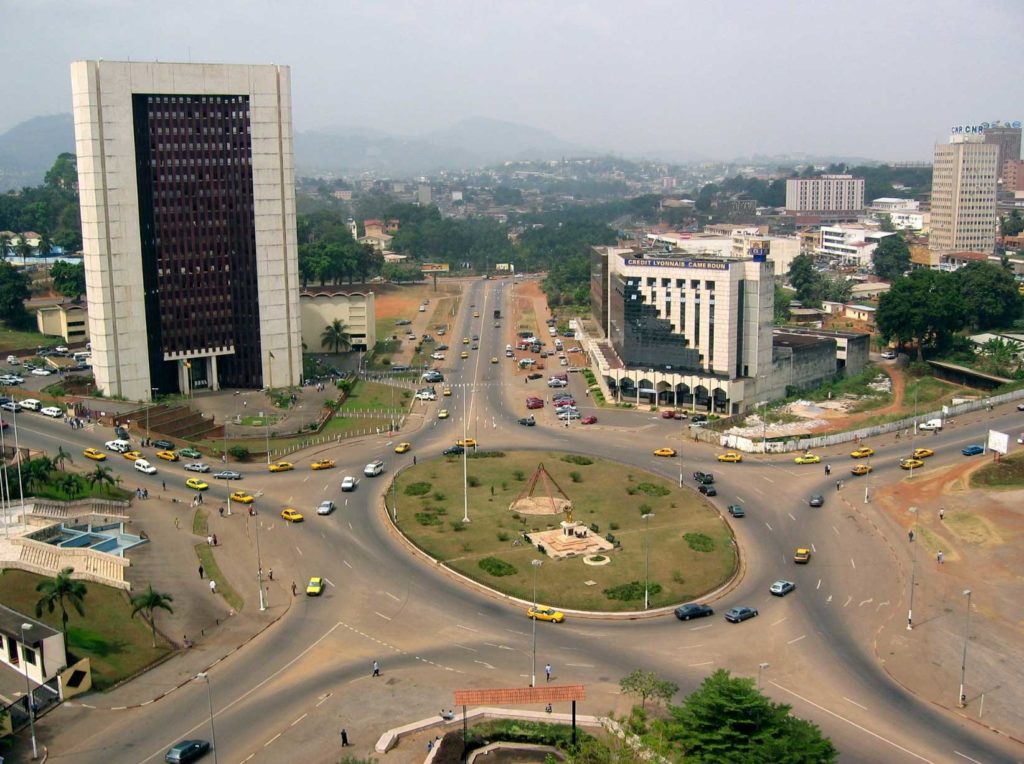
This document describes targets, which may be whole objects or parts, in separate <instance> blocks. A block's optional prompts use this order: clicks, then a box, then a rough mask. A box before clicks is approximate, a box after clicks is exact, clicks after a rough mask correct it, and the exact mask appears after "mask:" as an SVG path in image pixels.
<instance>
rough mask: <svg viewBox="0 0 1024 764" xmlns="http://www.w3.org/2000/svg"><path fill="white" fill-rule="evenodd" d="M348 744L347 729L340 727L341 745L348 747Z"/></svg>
mask: <svg viewBox="0 0 1024 764" xmlns="http://www.w3.org/2000/svg"><path fill="white" fill-rule="evenodd" d="M348 746H349V742H348V730H346V729H345V728H344V727H342V729H341V747H342V748H348Z"/></svg>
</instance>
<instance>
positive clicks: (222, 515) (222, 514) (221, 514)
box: [217, 507, 224, 517]
mask: <svg viewBox="0 0 1024 764" xmlns="http://www.w3.org/2000/svg"><path fill="white" fill-rule="evenodd" d="M217 512H218V513H219V514H220V516H221V517H224V507H217Z"/></svg>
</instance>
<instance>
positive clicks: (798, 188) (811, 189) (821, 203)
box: [786, 175, 864, 215]
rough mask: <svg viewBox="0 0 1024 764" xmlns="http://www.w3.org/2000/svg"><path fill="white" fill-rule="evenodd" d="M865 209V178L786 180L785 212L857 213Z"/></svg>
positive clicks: (830, 176)
mask: <svg viewBox="0 0 1024 764" xmlns="http://www.w3.org/2000/svg"><path fill="white" fill-rule="evenodd" d="M862 209H864V178H855V177H853V176H852V175H822V176H820V177H815V178H790V179H789V180H787V181H786V212H787V213H804V214H808V213H811V214H814V213H819V214H820V213H831V214H832V215H835V214H839V213H842V214H856V213H858V212H860V211H861V210H862Z"/></svg>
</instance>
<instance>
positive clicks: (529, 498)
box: [508, 462, 572, 522]
mask: <svg viewBox="0 0 1024 764" xmlns="http://www.w3.org/2000/svg"><path fill="white" fill-rule="evenodd" d="M538 484H541V485H542V487H543V494H542V495H538V494H537V486H538ZM556 492H557V493H556ZM508 508H509V510H510V511H512V512H519V513H520V514H523V515H562V514H564V515H566V517H567V518H568V519H569V521H570V522H571V521H572V501H570V500H569V497H568V496H566V495H565V491H563V490H562V488H561V486H559V485H558V483H557V482H555V479H554V478H553V477H551V473H549V472H548V471H547V470H546V469H544V464H543V462H542V463H540V464H538V465H537V469H536V470H535V471H534V473H533V474H532V475H531V476H530V479H529V480H527V481H526V485H525V486H524V487H523V490H522V491H520V492H519V495H518V496H517V497H516V498H515V500H513V502H512V503H511V504H509V505H508Z"/></svg>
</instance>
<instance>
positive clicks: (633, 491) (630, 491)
mask: <svg viewBox="0 0 1024 764" xmlns="http://www.w3.org/2000/svg"><path fill="white" fill-rule="evenodd" d="M626 493H628V494H629V495H630V496H636V494H637V490H636V488H634V487H633V486H627V487H626Z"/></svg>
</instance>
